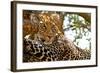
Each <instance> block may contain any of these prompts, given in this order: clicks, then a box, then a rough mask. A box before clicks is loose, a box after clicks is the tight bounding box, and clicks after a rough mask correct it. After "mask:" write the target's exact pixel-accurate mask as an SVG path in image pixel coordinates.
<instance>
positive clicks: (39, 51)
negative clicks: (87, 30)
mask: <svg viewBox="0 0 100 73" xmlns="http://www.w3.org/2000/svg"><path fill="white" fill-rule="evenodd" d="M65 43H66V42H65ZM23 44H24V52H23V54H24V55H23V57H24V59H23V61H24V62H42V61H64V60H85V59H90V56H88V55H87V54H86V52H85V51H84V50H82V49H80V48H78V47H76V48H75V49H74V48H71V47H70V46H69V45H64V44H63V43H59V42H58V41H54V42H53V43H52V44H44V43H43V42H41V41H37V42H34V40H30V39H24V43H23Z"/></svg>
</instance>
